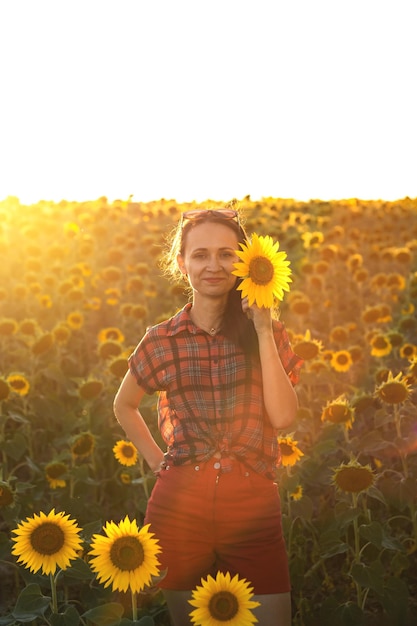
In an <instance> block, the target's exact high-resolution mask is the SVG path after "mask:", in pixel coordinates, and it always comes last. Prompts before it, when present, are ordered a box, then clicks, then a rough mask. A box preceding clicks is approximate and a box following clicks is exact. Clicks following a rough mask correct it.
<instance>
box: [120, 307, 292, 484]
mask: <svg viewBox="0 0 417 626" xmlns="http://www.w3.org/2000/svg"><path fill="white" fill-rule="evenodd" d="M190 308H191V304H187V305H186V306H185V307H184V308H183V309H182V310H181V311H180V312H179V313H177V314H176V315H175V316H173V317H172V318H170V319H169V320H166V321H164V322H162V323H160V324H157V325H156V326H152V327H151V328H149V329H148V330H147V332H146V334H145V335H144V337H143V339H142V340H141V342H140V343H139V344H138V346H137V347H136V349H135V351H134V353H133V354H132V355H131V356H130V357H129V367H130V371H131V373H132V374H133V375H134V377H135V378H136V381H137V383H138V385H140V386H141V387H142V389H143V390H144V391H145V392H146V393H148V394H153V393H155V392H159V398H158V426H159V429H160V432H161V435H162V438H163V440H164V441H165V443H166V445H167V453H166V458H167V460H168V461H169V462H170V463H172V464H174V465H181V464H184V463H193V462H196V461H198V462H204V461H206V460H208V459H210V458H211V457H212V456H213V454H214V453H216V452H217V453H220V455H218V456H220V462H221V467H222V470H223V471H228V470H230V469H231V460H230V459H231V458H236V459H238V460H240V461H242V462H243V463H244V464H246V465H247V466H248V467H249V468H251V469H252V470H254V471H256V472H258V473H260V474H264V475H265V476H267V477H270V478H273V477H274V474H275V469H276V466H277V464H279V449H278V442H277V431H276V430H275V429H274V428H273V426H272V425H271V422H270V420H269V417H268V415H267V414H266V410H265V407H264V403H263V392H262V375H261V367H260V362H259V358H258V357H257V356H256V355H255V356H248V355H247V354H246V353H245V352H244V351H243V350H242V349H241V348H239V347H238V346H236V345H235V343H233V342H232V341H230V340H229V339H228V338H227V337H225V336H224V335H222V334H221V332H219V333H217V334H216V335H214V336H211V335H209V334H207V333H206V332H205V331H203V330H202V329H200V328H198V327H197V326H196V325H195V324H194V323H193V321H192V320H191V318H190V315H189V311H190ZM273 331H274V338H275V342H276V345H277V348H278V351H279V355H280V358H281V361H282V364H283V366H284V369H285V371H286V372H287V374H288V376H289V378H290V380H291V382H292V383H293V384H295V383H296V382H297V381H298V378H299V370H300V367H301V363H302V361H301V359H300V358H299V357H298V356H296V355H295V354H294V352H293V351H292V349H291V347H290V343H289V339H288V335H287V332H286V330H285V328H284V326H283V324H282V323H281V322H279V321H275V320H274V322H273ZM276 410H277V411H279V410H280V408H279V406H277V408H276Z"/></svg>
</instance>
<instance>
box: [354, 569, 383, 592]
mask: <svg viewBox="0 0 417 626" xmlns="http://www.w3.org/2000/svg"><path fill="white" fill-rule="evenodd" d="M350 573H351V576H352V578H353V580H354V581H355V582H356V583H358V585H360V587H362V588H364V589H373V590H374V591H376V592H377V593H378V594H382V593H383V592H384V568H383V566H382V565H381V563H380V562H379V561H375V562H374V563H372V565H371V566H370V567H368V566H367V565H363V563H356V564H355V565H353V567H352V570H351V572H350Z"/></svg>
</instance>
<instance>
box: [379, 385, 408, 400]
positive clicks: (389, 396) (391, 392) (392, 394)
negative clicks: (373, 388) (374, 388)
mask: <svg viewBox="0 0 417 626" xmlns="http://www.w3.org/2000/svg"><path fill="white" fill-rule="evenodd" d="M379 393H380V396H381V398H382V399H383V400H384V401H385V402H388V403H389V404H400V403H401V402H404V400H405V399H406V398H407V396H408V389H407V386H406V385H403V384H402V383H400V382H394V383H385V385H384V386H383V387H382V388H381V390H380V392H379Z"/></svg>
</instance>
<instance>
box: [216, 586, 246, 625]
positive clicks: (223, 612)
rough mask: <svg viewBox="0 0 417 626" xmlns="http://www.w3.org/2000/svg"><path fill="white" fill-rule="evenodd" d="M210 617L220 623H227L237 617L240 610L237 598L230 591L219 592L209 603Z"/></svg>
mask: <svg viewBox="0 0 417 626" xmlns="http://www.w3.org/2000/svg"><path fill="white" fill-rule="evenodd" d="M209 610H210V615H211V616H212V617H213V618H214V619H217V620H218V621H219V622H227V621H229V620H231V619H233V618H234V617H235V615H236V614H237V612H238V610H239V603H238V601H237V599H236V596H235V595H233V593H230V591H218V592H217V593H215V594H214V595H213V596H212V597H211V598H210V602H209Z"/></svg>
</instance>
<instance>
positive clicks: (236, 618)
mask: <svg viewBox="0 0 417 626" xmlns="http://www.w3.org/2000/svg"><path fill="white" fill-rule="evenodd" d="M252 592H253V588H252V587H251V586H250V583H248V582H247V581H246V579H245V578H239V576H238V575H237V574H236V575H235V576H234V577H233V578H231V576H230V573H229V572H226V574H222V572H218V573H217V576H216V578H213V577H212V576H210V575H209V576H208V577H207V579H206V580H204V579H202V580H201V586H200V585H197V587H196V589H194V590H193V592H192V598H191V600H189V603H190V604H191V606H194V607H196V608H195V609H194V610H193V611H191V613H190V617H191V622H192V623H193V624H195V626H221V625H222V624H225V623H227V624H228V626H251V624H255V623H256V622H257V621H258V620H257V619H256V617H255V616H254V614H253V612H252V610H251V609H254V608H256V607H257V606H260V603H259V602H255V601H253V600H252V599H251V598H252V597H253V593H252Z"/></svg>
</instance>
